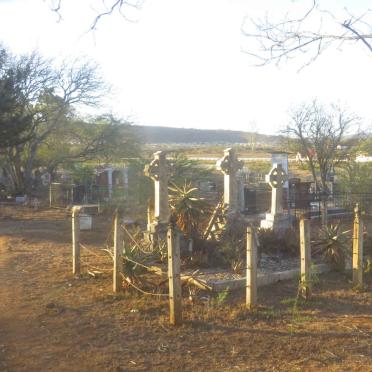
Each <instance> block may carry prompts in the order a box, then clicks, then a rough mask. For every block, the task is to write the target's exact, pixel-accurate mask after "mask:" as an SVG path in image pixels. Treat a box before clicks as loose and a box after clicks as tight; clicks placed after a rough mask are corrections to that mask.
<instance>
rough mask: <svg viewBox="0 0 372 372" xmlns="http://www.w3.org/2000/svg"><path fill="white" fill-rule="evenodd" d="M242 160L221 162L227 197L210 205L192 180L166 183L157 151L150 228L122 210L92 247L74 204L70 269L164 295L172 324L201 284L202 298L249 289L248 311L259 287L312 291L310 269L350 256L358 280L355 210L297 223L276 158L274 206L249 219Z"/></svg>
mask: <svg viewBox="0 0 372 372" xmlns="http://www.w3.org/2000/svg"><path fill="white" fill-rule="evenodd" d="M241 166H242V163H241V162H240V161H239V160H238V159H237V156H236V154H235V152H234V151H233V149H227V150H225V152H224V156H223V158H222V159H221V160H219V161H218V162H217V170H219V171H221V172H222V173H223V177H224V194H223V197H222V198H221V201H220V202H219V203H218V204H217V205H216V207H215V208H214V209H213V208H209V209H208V208H207V205H206V204H205V203H204V200H203V199H202V198H200V197H199V196H198V194H197V189H196V188H193V187H192V186H191V185H188V184H187V183H185V185H184V186H183V187H177V186H175V185H173V186H171V187H168V186H169V185H168V179H169V166H168V163H167V159H166V155H165V153H163V152H161V151H158V152H156V153H155V154H154V160H153V161H152V162H151V163H150V164H149V165H148V166H147V167H146V168H145V174H146V175H147V176H148V177H150V178H151V179H152V180H153V182H154V198H153V200H154V205H153V206H151V208H150V209H151V210H152V211H153V213H151V212H149V213H148V220H147V225H146V226H145V225H144V224H143V222H142V223H141V222H134V221H133V220H131V218H130V215H129V213H128V211H126V212H124V211H123V209H122V208H118V209H117V210H116V211H115V213H114V214H113V216H112V218H111V221H112V222H111V224H110V226H109V228H108V229H107V239H106V241H105V244H104V246H103V247H102V249H100V250H98V252H96V251H92V250H90V249H89V248H88V247H87V246H86V245H85V244H84V243H82V241H81V239H80V230H81V228H82V227H83V225H84V226H86V224H87V221H85V220H84V218H85V219H86V218H87V217H88V216H87V214H84V215H82V214H81V212H82V209H83V208H84V207H83V206H80V207H79V206H77V207H74V208H73V211H72V233H73V245H72V256H73V274H75V275H80V274H81V273H82V270H81V268H82V267H85V272H87V273H88V274H89V275H91V276H97V275H104V274H105V273H106V274H109V275H112V282H113V292H119V291H121V290H123V289H128V288H131V289H134V290H136V291H139V292H141V293H142V294H144V295H151V296H164V297H167V298H169V304H170V323H171V324H174V325H175V324H179V323H180V322H181V321H182V297H183V296H185V295H186V296H187V295H188V297H189V298H193V297H195V296H197V291H199V290H201V291H202V292H201V294H200V295H201V296H202V295H203V293H204V291H208V292H220V291H227V290H235V289H238V288H244V287H245V288H246V305H247V307H249V308H251V307H253V306H255V305H256V304H257V302H259V290H258V289H257V288H259V287H261V286H264V285H268V284H271V283H274V282H277V281H282V280H287V279H293V278H298V279H299V283H300V284H299V294H301V296H303V297H304V298H308V297H310V295H311V287H312V283H313V277H314V275H316V274H319V273H323V272H326V271H329V270H331V269H345V265H346V264H347V262H348V259H350V268H351V267H352V269H353V283H354V285H355V286H358V287H362V286H363V275H362V270H363V249H362V246H363V220H362V217H361V212H360V209H359V207H356V209H355V211H354V215H355V216H354V227H353V229H349V231H343V230H341V227H340V225H330V226H324V227H323V228H321V229H320V228H319V226H317V225H316V224H311V222H310V219H308V218H306V216H303V217H302V218H301V219H300V221H299V222H298V221H294V220H293V219H291V218H290V216H289V215H288V214H285V213H284V208H283V205H282V203H283V198H282V195H283V185H284V183H285V181H286V179H287V174H286V172H285V171H284V170H283V168H282V166H281V165H280V164H276V163H275V164H274V165H273V168H272V169H271V171H270V172H269V174H268V175H267V177H266V181H267V182H268V184H269V185H270V187H271V189H272V199H271V209H270V210H271V212H270V213H269V214H267V215H266V218H265V219H259V218H257V220H253V221H252V219H250V220H248V219H247V218H246V217H245V216H244V215H242V214H241V213H240V208H239V198H238V192H237V191H238V176H237V174H238V171H239V169H240V168H241ZM169 191H170V193H169ZM269 222H270V223H269ZM260 225H261V227H259V226H260ZM312 225H313V226H312ZM312 227H313V230H312ZM351 237H353V239H352V242H353V243H352V247H353V248H352V251H351ZM349 246H350V249H349V248H348V247H349ZM348 249H349V252H348ZM83 251H84V253H85V254H82V252H83ZM348 253H349V254H348ZM348 256H349V257H348ZM195 288H196V289H197V290H195Z"/></svg>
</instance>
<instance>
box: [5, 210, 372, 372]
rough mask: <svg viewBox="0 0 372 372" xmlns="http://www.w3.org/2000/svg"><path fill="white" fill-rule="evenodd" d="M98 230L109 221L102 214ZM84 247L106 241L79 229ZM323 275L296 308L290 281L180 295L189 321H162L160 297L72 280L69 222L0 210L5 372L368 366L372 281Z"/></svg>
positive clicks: (107, 277) (53, 215) (49, 213)
mask: <svg viewBox="0 0 372 372" xmlns="http://www.w3.org/2000/svg"><path fill="white" fill-rule="evenodd" d="M101 223H102V224H105V223H107V224H110V223H111V221H107V217H106V220H104V219H102V221H101ZM84 234H85V235H84V241H85V244H87V245H88V246H89V247H91V248H94V247H96V248H100V247H101V246H102V244H103V241H104V239H105V238H106V237H103V236H102V234H101V235H97V234H96V233H95V232H94V231H91V232H86V233H84ZM365 279H366V288H365V289H364V290H363V291H356V290H354V289H353V288H352V284H351V274H350V273H335V272H333V273H329V274H323V275H320V276H319V283H318V284H317V285H316V286H315V287H314V291H313V297H312V299H311V300H310V301H309V302H307V303H304V302H301V301H300V302H297V301H296V294H297V281H296V280H292V281H284V282H280V283H277V284H275V285H270V286H266V287H262V288H259V289H258V302H259V306H258V307H257V309H255V310H254V311H252V312H249V311H247V310H245V308H244V301H245V298H244V291H243V290H241V291H234V292H225V293H222V294H219V295H216V296H215V297H210V295H209V294H208V293H204V294H201V296H200V298H199V299H198V300H196V302H195V303H190V302H188V301H187V295H185V296H184V299H183V300H184V301H183V304H184V308H183V317H184V322H183V324H182V325H181V326H179V327H172V326H170V325H169V322H168V316H169V309H168V301H167V298H166V297H157V296H145V295H143V294H140V293H137V292H135V291H133V290H131V291H129V292H128V291H126V292H123V293H121V294H118V295H113V294H112V278H111V273H107V274H103V275H102V276H99V277H97V278H93V277H91V276H88V275H83V276H82V277H81V278H79V279H76V278H73V275H72V273H71V216H70V214H67V212H65V211H57V210H39V211H34V210H31V209H27V208H24V207H18V208H3V209H2V210H1V215H0V281H1V285H0V370H1V371H23V370H24V371H26V370H27V371H46V370H53V371H67V370H68V371H85V370H93V371H106V370H107V371H127V370H129V371H130V370H133V371H147V370H157V371H174V370H179V371H191V370H194V371H199V370H205V371H222V370H232V371H235V370H259V371H262V370H270V371H292V370H293V371H296V370H299V371H302V370H309V371H314V370H327V371H336V370H337V371H339V370H359V371H371V370H372V292H371V289H372V279H371V276H368V275H366V277H365Z"/></svg>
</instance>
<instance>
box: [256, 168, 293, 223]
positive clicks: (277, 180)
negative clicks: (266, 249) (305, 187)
mask: <svg viewBox="0 0 372 372" xmlns="http://www.w3.org/2000/svg"><path fill="white" fill-rule="evenodd" d="M265 180H266V182H267V183H268V184H269V185H270V187H271V211H270V213H267V214H266V218H265V219H264V220H262V221H261V227H263V228H271V229H273V230H280V229H287V228H289V227H290V220H289V216H288V215H286V214H284V213H283V185H284V183H285V182H286V180H287V174H286V172H285V171H284V169H283V167H282V166H281V164H274V165H273V167H272V168H271V170H270V172H269V174H267V175H266V178H265Z"/></svg>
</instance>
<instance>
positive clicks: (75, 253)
mask: <svg viewBox="0 0 372 372" xmlns="http://www.w3.org/2000/svg"><path fill="white" fill-rule="evenodd" d="M80 210H81V207H72V273H73V274H74V275H80V219H79V213H80Z"/></svg>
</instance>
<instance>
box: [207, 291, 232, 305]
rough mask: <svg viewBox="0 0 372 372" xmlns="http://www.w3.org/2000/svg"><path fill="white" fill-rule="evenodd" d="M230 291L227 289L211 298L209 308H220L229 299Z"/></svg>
mask: <svg viewBox="0 0 372 372" xmlns="http://www.w3.org/2000/svg"><path fill="white" fill-rule="evenodd" d="M229 293H230V289H229V288H228V287H227V288H226V289H225V290H223V291H222V292H219V293H218V294H217V296H216V297H214V298H212V299H211V301H210V305H211V307H220V306H222V305H223V304H224V303H226V301H227V299H228V297H229Z"/></svg>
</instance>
